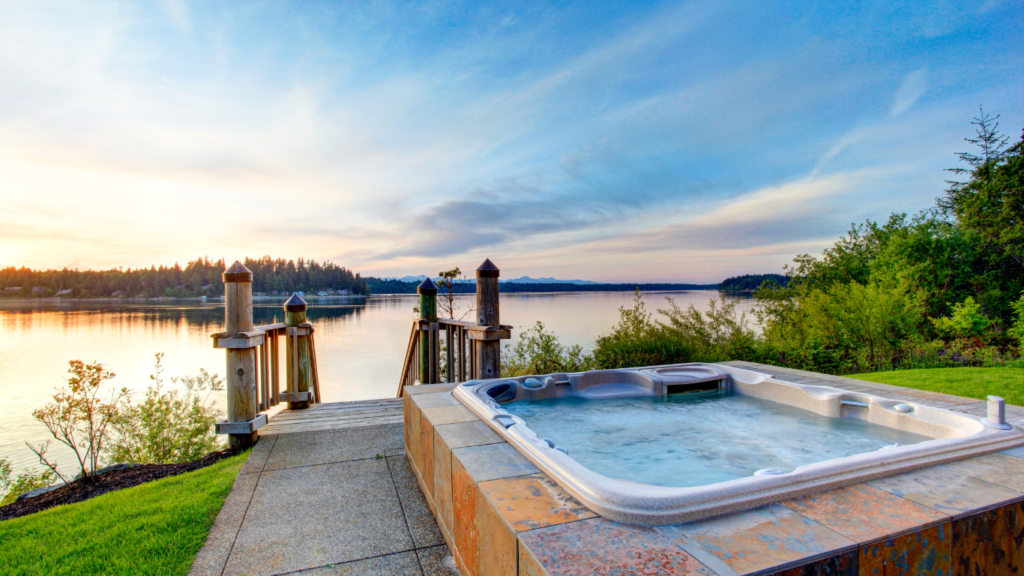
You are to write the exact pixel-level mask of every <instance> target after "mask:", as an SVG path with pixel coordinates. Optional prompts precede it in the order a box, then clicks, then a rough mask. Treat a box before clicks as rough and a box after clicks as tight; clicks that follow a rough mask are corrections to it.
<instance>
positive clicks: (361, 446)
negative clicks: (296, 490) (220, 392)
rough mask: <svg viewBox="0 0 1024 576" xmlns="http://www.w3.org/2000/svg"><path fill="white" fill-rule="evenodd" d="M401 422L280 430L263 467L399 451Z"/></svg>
mask: <svg viewBox="0 0 1024 576" xmlns="http://www.w3.org/2000/svg"><path fill="white" fill-rule="evenodd" d="M402 434H403V433H402V424H401V423H396V424H384V425H377V426H368V427H363V428H346V429H343V430H323V431H317V432H303V433H295V434H280V435H278V438H277V441H276V442H275V443H274V448H273V450H272V451H271V453H270V457H269V458H268V460H267V464H266V466H265V467H264V471H270V470H280V469H282V468H294V467H298V466H313V465H317V464H330V463H335V462H347V461H349V460H360V459H366V458H374V457H376V455H377V454H381V455H384V456H387V455H389V454H402V453H403V452H404V451H405V447H404V445H403V444H402Z"/></svg>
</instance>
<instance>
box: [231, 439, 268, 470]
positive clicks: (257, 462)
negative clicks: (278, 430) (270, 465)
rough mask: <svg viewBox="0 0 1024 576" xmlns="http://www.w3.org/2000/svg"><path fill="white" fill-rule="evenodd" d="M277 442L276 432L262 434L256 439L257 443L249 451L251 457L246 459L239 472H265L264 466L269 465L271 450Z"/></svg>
mask: <svg viewBox="0 0 1024 576" xmlns="http://www.w3.org/2000/svg"><path fill="white" fill-rule="evenodd" d="M275 442H277V435H276V434H271V435H269V436H260V437H259V438H258V439H257V441H256V445H255V446H253V448H252V452H250V453H249V458H247V459H246V461H245V465H244V466H242V470H241V472H239V474H253V473H256V472H263V468H264V467H266V465H267V459H269V458H270V452H271V451H272V450H273V449H274V443H275Z"/></svg>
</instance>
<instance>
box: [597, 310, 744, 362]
mask: <svg viewBox="0 0 1024 576" xmlns="http://www.w3.org/2000/svg"><path fill="white" fill-rule="evenodd" d="M667 300H668V303H669V308H668V309H664V310H662V309H659V310H658V312H659V314H661V315H662V316H664V320H662V319H654V318H653V314H651V313H650V312H647V308H646V304H645V303H644V301H643V297H642V295H641V294H640V292H639V291H637V293H636V297H635V299H634V300H633V307H632V308H626V307H624V306H623V307H621V308H619V323H618V324H617V325H616V326H615V327H614V328H613V329H612V331H611V333H609V334H607V335H605V336H602V337H600V338H598V340H597V349H596V350H594V358H595V362H596V364H597V365H598V366H599V367H601V368H627V367H633V366H653V365H658V364H676V363H681V362H722V361H726V360H741V359H753V358H755V357H756V356H757V354H758V352H757V348H758V344H759V343H758V337H757V334H756V333H755V332H754V330H753V329H752V328H751V327H750V325H749V322H748V321H747V317H746V313H739V311H738V307H737V306H738V302H736V301H732V302H730V301H727V300H726V299H725V297H724V296H723V297H720V299H718V300H712V301H711V304H710V306H711V307H710V310H708V311H707V312H701V311H700V310H698V309H697V308H696V307H695V306H694V305H693V304H690V305H689V306H688V307H686V308H685V309H683V308H680V307H679V305H678V304H676V302H675V301H674V300H672V299H671V298H668V299H667Z"/></svg>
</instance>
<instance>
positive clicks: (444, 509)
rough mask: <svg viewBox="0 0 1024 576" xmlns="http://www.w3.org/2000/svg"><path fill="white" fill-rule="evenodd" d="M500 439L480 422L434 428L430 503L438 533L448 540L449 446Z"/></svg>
mask: <svg viewBox="0 0 1024 576" xmlns="http://www.w3.org/2000/svg"><path fill="white" fill-rule="evenodd" d="M499 442H504V440H502V439H501V437H500V436H498V435H497V434H496V433H495V432H494V431H493V430H491V429H490V428H488V427H487V425H486V424H484V423H483V422H482V421H480V420H477V421H475V422H459V423H457V424H442V425H441V426H435V427H434V506H435V515H436V517H437V520H438V522H437V523H438V526H439V527H440V528H441V533H442V534H444V535H445V539H446V540H448V542H449V546H454V543H453V541H452V534H451V530H452V526H453V524H452V449H454V448H465V447H467V446H477V445H483V444H494V443H499Z"/></svg>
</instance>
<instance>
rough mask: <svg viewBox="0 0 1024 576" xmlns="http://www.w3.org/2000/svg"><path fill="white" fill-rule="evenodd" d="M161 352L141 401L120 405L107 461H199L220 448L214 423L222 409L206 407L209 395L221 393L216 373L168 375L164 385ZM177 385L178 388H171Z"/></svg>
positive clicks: (220, 385)
mask: <svg viewBox="0 0 1024 576" xmlns="http://www.w3.org/2000/svg"><path fill="white" fill-rule="evenodd" d="M163 356H164V355H163V353H157V354H156V355H155V357H156V360H155V367H154V373H153V374H152V375H150V377H149V378H150V379H151V380H152V381H153V385H152V386H150V387H149V388H147V389H146V395H145V398H144V399H143V400H142V402H140V403H138V404H134V403H132V402H131V399H130V398H129V399H128V400H127V401H126V402H125V407H124V409H122V410H121V412H120V414H118V416H117V418H115V419H114V421H113V424H112V426H113V428H114V430H115V431H116V432H117V436H116V437H115V438H114V440H113V441H112V442H111V443H110V444H109V445H108V446H107V455H108V457H109V458H110V459H111V460H113V461H116V462H134V463H139V464H176V463H179V462H189V461H191V460H196V459H198V458H202V457H203V456H205V455H206V454H208V453H209V452H211V451H214V450H217V449H219V448H220V442H219V441H218V440H217V436H216V434H214V429H213V426H214V423H215V422H216V421H217V418H218V417H220V416H221V411H220V410H218V409H217V408H215V407H214V406H213V405H212V404H211V403H210V395H211V394H212V393H213V392H219V391H222V390H224V384H223V382H222V381H221V379H220V378H219V377H218V376H217V375H216V374H213V375H211V374H209V373H207V372H206V371H205V370H203V369H200V370H199V375H198V376H195V377H188V376H186V377H183V378H176V377H171V386H170V388H165V387H164V379H163V372H164V368H163V366H162V365H161V362H162V360H163ZM178 383H180V384H181V385H182V386H181V387H175V384H178Z"/></svg>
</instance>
